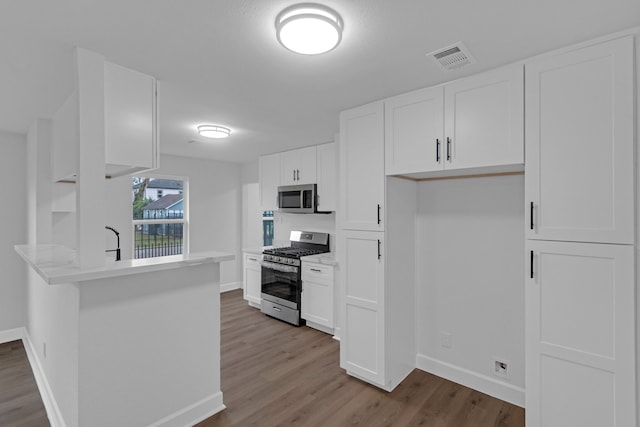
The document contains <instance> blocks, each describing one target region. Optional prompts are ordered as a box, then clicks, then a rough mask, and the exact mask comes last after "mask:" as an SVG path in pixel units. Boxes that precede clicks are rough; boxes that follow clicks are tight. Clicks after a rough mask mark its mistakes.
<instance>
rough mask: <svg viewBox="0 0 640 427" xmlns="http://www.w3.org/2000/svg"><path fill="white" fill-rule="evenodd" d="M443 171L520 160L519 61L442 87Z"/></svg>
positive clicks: (521, 79)
mask: <svg viewBox="0 0 640 427" xmlns="http://www.w3.org/2000/svg"><path fill="white" fill-rule="evenodd" d="M444 108H445V113H444V117H445V121H444V123H445V125H444V131H445V141H444V148H443V151H444V156H443V158H444V162H445V169H454V168H455V169H464V168H476V167H487V166H499V165H509V164H522V163H524V76H523V67H522V65H516V66H512V67H506V68H500V69H498V70H494V71H490V72H487V73H482V74H478V75H475V76H471V77H467V78H464V79H460V80H456V81H454V82H452V83H449V84H447V85H445V89H444Z"/></svg>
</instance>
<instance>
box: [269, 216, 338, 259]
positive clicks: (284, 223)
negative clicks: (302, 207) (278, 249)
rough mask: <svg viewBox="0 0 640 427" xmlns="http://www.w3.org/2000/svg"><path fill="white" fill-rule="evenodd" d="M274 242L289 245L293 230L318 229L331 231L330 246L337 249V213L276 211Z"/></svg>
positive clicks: (279, 244) (324, 231)
mask: <svg viewBox="0 0 640 427" xmlns="http://www.w3.org/2000/svg"><path fill="white" fill-rule="evenodd" d="M273 228H274V230H273V244H274V246H276V245H278V246H287V245H289V234H290V233H291V230H299V231H318V232H322V233H329V234H330V236H329V248H330V250H331V251H332V252H333V251H334V250H335V241H336V214H335V212H334V213H330V214H292V213H280V212H274V214H273Z"/></svg>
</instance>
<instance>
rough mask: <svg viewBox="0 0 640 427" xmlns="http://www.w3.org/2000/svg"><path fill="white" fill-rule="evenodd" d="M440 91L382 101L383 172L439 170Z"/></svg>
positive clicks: (441, 119)
mask: <svg viewBox="0 0 640 427" xmlns="http://www.w3.org/2000/svg"><path fill="white" fill-rule="evenodd" d="M443 94H444V90H443V88H442V87H441V86H439V87H434V88H428V89H423V90H418V91H415V92H410V93H406V94H404V95H400V96H396V97H393V98H390V99H387V100H385V102H384V115H385V139H384V146H385V173H386V174H387V175H396V174H403V173H416V172H428V171H434V170H441V169H442V168H443V167H444V161H443V153H444V152H443V148H444V145H443V132H444V95H443Z"/></svg>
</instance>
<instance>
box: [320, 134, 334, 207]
mask: <svg viewBox="0 0 640 427" xmlns="http://www.w3.org/2000/svg"><path fill="white" fill-rule="evenodd" d="M316 172H317V175H318V210H319V211H323V212H334V211H336V210H337V205H338V200H337V199H338V153H337V147H336V143H335V142H331V143H329V144H322V145H318V146H317V171H316Z"/></svg>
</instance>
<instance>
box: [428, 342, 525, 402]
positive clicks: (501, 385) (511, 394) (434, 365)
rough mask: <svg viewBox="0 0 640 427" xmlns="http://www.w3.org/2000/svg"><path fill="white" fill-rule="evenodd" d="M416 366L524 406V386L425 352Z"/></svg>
mask: <svg viewBox="0 0 640 427" xmlns="http://www.w3.org/2000/svg"><path fill="white" fill-rule="evenodd" d="M416 368H418V369H420V370H423V371H425V372H429V373H431V374H434V375H437V376H439V377H442V378H445V379H447V380H449V381H453V382H455V383H458V384H462V385H463V386H465V387H469V388H472V389H474V390H477V391H479V392H481V393H485V394H488V395H489V396H493V397H496V398H498V399H501V400H504V401H506V402H509V403H512V404H514V405H518V406H520V407H522V408H524V392H525V391H524V388H522V387H516V386H514V385H512V384H509V383H505V382H504V381H500V380H498V379H496V378H491V377H489V376H486V375H482V374H479V373H477V372H473V371H470V370H468V369H464V368H461V367H459V366H455V365H452V364H450V363H446V362H443V361H441V360H437V359H434V358H431V357H428V356H425V355H423V354H418V355H417V356H416Z"/></svg>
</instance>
